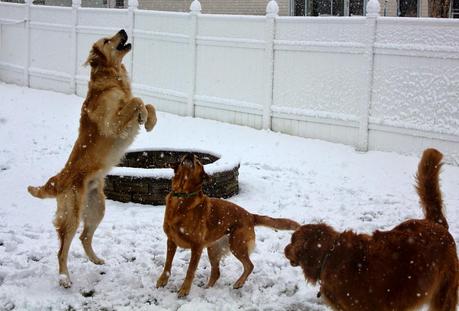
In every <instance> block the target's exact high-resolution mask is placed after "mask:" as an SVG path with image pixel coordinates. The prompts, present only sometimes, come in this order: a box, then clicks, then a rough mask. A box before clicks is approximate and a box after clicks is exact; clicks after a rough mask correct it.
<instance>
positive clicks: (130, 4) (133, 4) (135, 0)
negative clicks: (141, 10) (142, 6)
mask: <svg viewBox="0 0 459 311" xmlns="http://www.w3.org/2000/svg"><path fill="white" fill-rule="evenodd" d="M128 7H129V8H133V9H137V8H138V7H139V1H138V0H129V1H128Z"/></svg>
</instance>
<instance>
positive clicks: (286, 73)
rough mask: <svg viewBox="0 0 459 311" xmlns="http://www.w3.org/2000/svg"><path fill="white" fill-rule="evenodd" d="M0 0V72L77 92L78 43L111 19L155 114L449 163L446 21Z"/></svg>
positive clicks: (458, 33)
mask: <svg viewBox="0 0 459 311" xmlns="http://www.w3.org/2000/svg"><path fill="white" fill-rule="evenodd" d="M278 11H279V8H278V6H277V3H276V2H275V1H274V0H271V1H269V2H268V5H267V9H266V16H237V15H209V14H201V4H200V3H199V1H198V0H195V1H193V2H192V4H191V7H190V12H189V13H172V12H157V11H146V10H139V9H138V2H137V0H129V2H128V7H127V8H126V9H94V8H82V7H81V0H73V1H72V7H52V6H41V5H40V6H38V5H33V4H32V0H26V2H25V3H24V4H12V3H5V2H0V80H2V81H5V82H12V83H17V84H23V85H26V86H29V87H33V88H43V89H50V90H55V91H59V92H67V93H76V94H78V95H81V96H84V95H85V93H86V89H87V81H88V77H89V73H88V68H85V67H83V66H82V64H83V63H84V62H85V59H86V57H87V55H88V51H89V49H90V46H91V44H92V43H93V42H94V41H95V40H96V39H98V38H99V37H101V36H104V35H110V34H112V33H114V32H115V31H117V30H119V29H120V28H125V29H126V30H127V32H128V34H129V35H130V38H131V39H130V40H131V41H132V43H133V46H134V49H133V52H132V53H130V54H129V57H128V58H126V60H125V63H126V65H127V67H128V68H129V71H130V74H131V77H132V82H133V89H134V92H135V93H136V94H138V95H139V96H142V97H143V98H144V99H145V100H146V101H150V102H152V103H154V104H155V105H156V106H157V107H158V109H159V110H162V111H167V112H171V113H176V114H180V115H189V116H196V117H203V118H210V119H215V120H220V121H224V122H231V123H236V124H242V125H247V126H251V127H255V128H260V129H261V128H264V129H272V130H274V131H280V132H284V133H289V134H293V135H299V136H304V137H311V138H318V139H324V140H328V141H332V142H338V143H344V144H349V145H353V146H355V148H356V149H357V150H361V151H366V150H368V149H370V150H386V151H396V152H401V153H417V154H418V153H419V152H420V151H421V150H422V149H423V148H425V147H428V146H435V147H437V148H439V149H441V150H442V151H443V152H444V153H445V154H446V160H447V161H448V162H449V163H453V164H456V165H458V164H459V20H441V19H427V18H388V17H380V16H379V11H380V8H379V5H378V3H377V1H375V0H370V1H369V2H368V7H367V16H364V17H279V16H278Z"/></svg>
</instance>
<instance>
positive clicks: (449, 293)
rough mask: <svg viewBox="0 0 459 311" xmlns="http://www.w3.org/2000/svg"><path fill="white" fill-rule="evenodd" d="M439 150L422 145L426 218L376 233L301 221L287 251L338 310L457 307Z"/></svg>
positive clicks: (445, 310)
mask: <svg viewBox="0 0 459 311" xmlns="http://www.w3.org/2000/svg"><path fill="white" fill-rule="evenodd" d="M441 159H442V154H441V153H440V152H439V151H437V150H435V149H427V150H425V151H424V154H423V156H422V159H421V161H420V163H419V167H418V173H417V186H416V188H417V192H418V194H419V196H420V202H421V206H422V208H423V211H424V214H425V218H424V219H421V220H408V221H405V222H403V223H401V224H400V225H398V226H396V227H395V228H394V229H392V230H390V231H375V232H374V233H373V235H367V234H356V233H354V232H352V231H345V232H342V233H339V232H337V231H335V230H334V229H333V228H332V227H330V226H328V225H326V224H310V225H304V226H301V227H300V228H299V229H297V230H296V231H295V232H294V234H293V235H292V240H291V244H289V245H288V246H287V247H286V248H285V255H286V257H287V258H288V259H289V260H290V263H291V265H292V266H300V267H301V268H302V269H303V272H304V276H305V278H306V280H307V281H309V282H311V283H313V284H315V283H317V282H319V284H320V294H321V295H322V297H323V298H324V300H325V302H326V303H327V304H328V305H329V306H331V307H332V308H333V309H334V310H343V311H348V310H360V311H386V310H387V311H389V310H397V311H404V310H413V309H416V308H418V307H420V306H421V305H424V304H429V305H430V310H432V311H452V310H456V304H457V289H458V280H459V273H458V258H457V254H456V244H455V241H454V238H453V237H452V236H451V234H450V233H449V232H448V223H447V221H446V219H445V217H444V214H443V211H442V207H443V204H442V195H441V192H440V186H439V172H440V168H441Z"/></svg>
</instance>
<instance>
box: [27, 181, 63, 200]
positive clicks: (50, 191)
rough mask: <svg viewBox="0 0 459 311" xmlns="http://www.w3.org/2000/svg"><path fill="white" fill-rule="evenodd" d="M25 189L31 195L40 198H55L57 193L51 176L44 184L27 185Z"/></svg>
mask: <svg viewBox="0 0 459 311" xmlns="http://www.w3.org/2000/svg"><path fill="white" fill-rule="evenodd" d="M27 190H28V191H29V193H30V194H31V195H33V196H34V197H36V198H40V199H45V198H55V197H56V195H57V190H56V185H55V182H54V178H53V177H51V178H50V179H49V180H48V182H47V183H46V184H45V185H43V186H41V187H33V186H29V187H27Z"/></svg>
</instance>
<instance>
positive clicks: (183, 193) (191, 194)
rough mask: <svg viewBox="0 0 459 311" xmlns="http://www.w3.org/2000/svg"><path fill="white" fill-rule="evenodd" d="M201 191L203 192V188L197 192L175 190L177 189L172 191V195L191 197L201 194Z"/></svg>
mask: <svg viewBox="0 0 459 311" xmlns="http://www.w3.org/2000/svg"><path fill="white" fill-rule="evenodd" d="M199 192H201V190H199V191H195V192H175V191H172V196H173V197H176V198H185V199H189V198H192V197H195V196H197V195H198V194H199Z"/></svg>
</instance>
